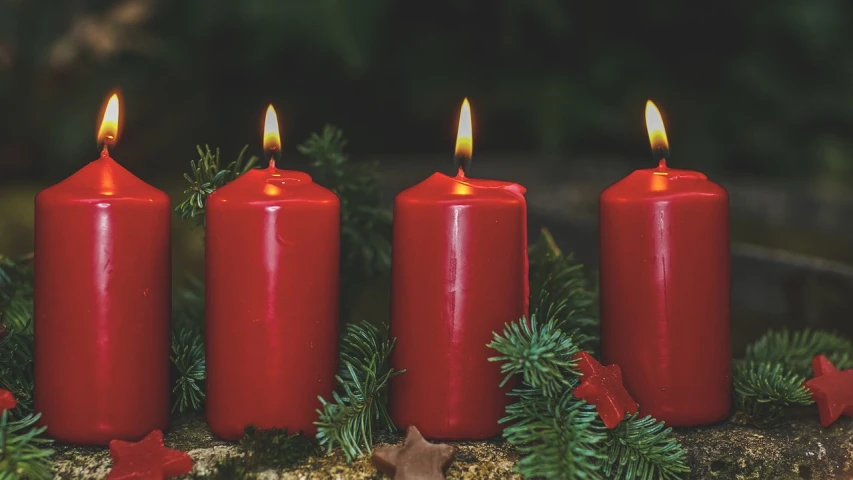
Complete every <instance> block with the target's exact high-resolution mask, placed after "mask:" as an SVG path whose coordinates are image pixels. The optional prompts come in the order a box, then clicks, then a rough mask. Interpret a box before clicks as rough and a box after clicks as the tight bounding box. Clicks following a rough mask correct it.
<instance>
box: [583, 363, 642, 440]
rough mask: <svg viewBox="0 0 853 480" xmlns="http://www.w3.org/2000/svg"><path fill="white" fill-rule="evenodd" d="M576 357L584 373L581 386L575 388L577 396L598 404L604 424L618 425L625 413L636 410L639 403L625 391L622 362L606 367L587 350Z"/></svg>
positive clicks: (597, 407) (597, 408)
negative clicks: (620, 365)
mask: <svg viewBox="0 0 853 480" xmlns="http://www.w3.org/2000/svg"><path fill="white" fill-rule="evenodd" d="M575 360H577V361H578V370H580V372H581V373H582V374H583V376H582V377H581V383H580V385H578V386H577V387H575V390H574V395H575V396H576V397H578V398H580V399H583V400H586V401H587V402H589V403H590V404H592V405H595V409H596V410H597V411H598V416H599V417H601V420H603V421H604V426H606V427H607V428H615V427H616V425H619V422H621V421H622V419H623V418H625V414H626V413H637V409H638V407H639V405H637V401H636V400H634V399H633V398H631V394H629V393H628V391H627V390H625V386H624V385H623V384H622V370H621V369H620V368H619V365H607V366H606V367H605V366H604V365H602V364H600V363H598V360H596V359H595V358H593V356H592V355H590V354H588V353H586V352H580V353H578V354H577V355H575Z"/></svg>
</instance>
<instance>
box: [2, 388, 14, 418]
mask: <svg viewBox="0 0 853 480" xmlns="http://www.w3.org/2000/svg"><path fill="white" fill-rule="evenodd" d="M17 406H18V401H17V400H15V396H14V395H12V392H10V391H9V390H3V389H2V388H0V413H2V412H3V410H11V409H13V408H15V407H17Z"/></svg>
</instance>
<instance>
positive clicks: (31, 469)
mask: <svg viewBox="0 0 853 480" xmlns="http://www.w3.org/2000/svg"><path fill="white" fill-rule="evenodd" d="M40 416H41V415H28V416H26V417H24V418H22V419H20V420H17V421H10V418H9V412H8V411H4V412H3V413H2V414H0V479H4V480H5V479H9V480H12V479H17V478H27V479H30V480H49V479H51V478H53V474H52V473H51V471H50V463H49V457H50V456H51V455H53V450H51V449H49V448H47V445H48V444H50V443H52V442H53V440H49V439H46V438H40V437H39V436H38V435H41V434H42V433H43V432H44V431H45V429H46V428H47V427H34V426H33V425H34V424H35V423H36V421H38V419H39V417H40Z"/></svg>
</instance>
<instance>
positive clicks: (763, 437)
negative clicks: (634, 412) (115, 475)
mask: <svg viewBox="0 0 853 480" xmlns="http://www.w3.org/2000/svg"><path fill="white" fill-rule="evenodd" d="M676 436H677V437H678V439H679V440H680V441H681V442H682V444H683V445H684V446H685V448H686V449H687V454H688V457H689V459H690V465H691V468H692V472H691V475H690V478H691V479H721V480H722V479H736V480H747V479H756V480H763V479H768V480H802V479H807V480H823V479H853V420H851V419H843V420H842V421H839V422H837V423H836V424H835V425H833V426H831V427H829V428H827V429H823V428H821V426H820V424H819V423H818V421H817V415H816V414H815V412H812V411H810V412H808V413H807V414H804V415H803V419H797V420H791V421H789V422H787V423H786V424H784V425H782V426H780V427H776V428H772V429H755V428H750V427H743V426H739V425H735V424H733V423H731V422H724V423H722V424H719V425H714V426H710V427H702V428H690V429H680V430H677V431H676ZM401 438H402V437H401V436H400V435H383V436H381V437H380V438H379V443H380V444H382V443H397V442H398V441H400V439H401ZM166 444H167V445H168V446H169V447H172V448H177V449H180V450H183V451H186V452H189V454H190V455H191V456H192V457H193V461H194V462H195V472H197V473H201V474H204V473H205V472H207V471H209V470H210V468H211V466H212V465H213V464H214V463H215V462H216V460H217V459H219V458H222V457H224V456H226V455H229V454H232V455H234V454H239V451H238V449H237V447H236V446H235V445H234V444H232V443H229V442H224V441H222V440H218V439H216V438H214V437H213V436H212V435H211V433H210V430H208V428H207V426H206V425H205V423H204V420H203V418H201V417H200V416H195V415H193V416H187V417H182V418H179V419H177V420H176V421H175V425H174V427H173V429H172V431H171V432H169V433H168V434H167V435H166ZM454 444H455V445H456V446H457V447H459V450H458V453H457V456H456V460H455V461H454V462H453V464H452V465H451V467H450V470H449V471H448V475H447V478H448V479H450V480H453V479H513V480H515V479H520V478H521V477H520V476H518V475H517V474H515V473H513V471H512V469H513V466H514V464H515V462H516V461H517V460H518V454H517V452H516V451H515V450H514V449H513V448H512V447H511V446H509V445H507V444H506V443H504V442H503V441H500V440H495V441H487V442H455V443H454ZM110 464H111V461H110V457H109V453H108V452H107V450H106V449H103V448H94V447H70V446H58V447H57V454H56V456H55V469H54V471H55V472H56V478H61V479H77V478H80V479H83V478H85V479H101V478H104V477H105V476H106V474H107V472H108V471H109V467H110ZM260 478H263V479H269V480H273V479H283V480H291V479H294V480H314V479H317V480H320V479H324V480H325V479H342V480H349V479H353V480H364V479H380V478H382V476H381V475H379V474H378V473H377V472H376V470H375V469H374V468H373V467H372V466H371V464H370V461H369V459H368V458H366V457H363V458H360V459H358V460H356V461H355V462H353V463H351V464H349V465H347V464H346V462H345V461H344V457H343V454H342V453H341V452H340V451H336V452H332V453H330V454H328V455H324V456H322V457H316V458H311V459H308V460H307V461H305V462H304V463H303V464H301V465H299V466H297V467H296V468H294V469H290V470H287V471H283V472H276V471H267V472H264V473H263V474H262V475H261V476H260Z"/></svg>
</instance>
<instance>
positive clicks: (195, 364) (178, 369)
mask: <svg viewBox="0 0 853 480" xmlns="http://www.w3.org/2000/svg"><path fill="white" fill-rule="evenodd" d="M170 358H171V360H172V365H173V367H174V369H173V370H174V373H173V378H174V387H172V396H173V398H174V400H173V403H172V411H173V412H181V413H183V412H187V411H192V412H197V411H200V410H201V407H202V405H203V403H204V390H203V382H204V379H205V364H204V360H205V358H204V340H203V339H202V336H201V333H200V332H199V331H197V330H189V329H181V330H180V331H178V332H177V333H173V334H172V356H171V357H170Z"/></svg>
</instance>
